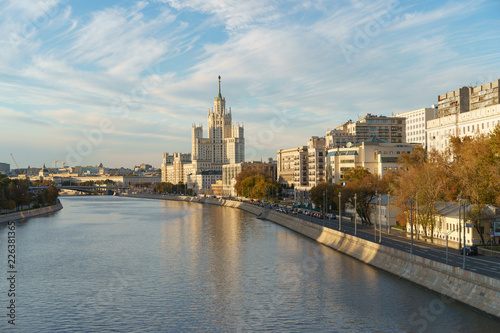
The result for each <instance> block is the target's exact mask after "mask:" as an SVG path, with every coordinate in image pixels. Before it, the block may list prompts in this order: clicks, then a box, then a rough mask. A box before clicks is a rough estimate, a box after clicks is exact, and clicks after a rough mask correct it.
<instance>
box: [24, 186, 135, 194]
mask: <svg viewBox="0 0 500 333" xmlns="http://www.w3.org/2000/svg"><path fill="white" fill-rule="evenodd" d="M49 187H50V186H31V187H30V191H37V190H44V189H47V188H49ZM56 188H57V190H59V191H60V190H71V191H76V192H82V193H87V194H107V195H113V194H114V193H115V192H117V191H123V190H128V189H129V188H130V187H128V186H97V185H90V186H79V185H69V186H56Z"/></svg>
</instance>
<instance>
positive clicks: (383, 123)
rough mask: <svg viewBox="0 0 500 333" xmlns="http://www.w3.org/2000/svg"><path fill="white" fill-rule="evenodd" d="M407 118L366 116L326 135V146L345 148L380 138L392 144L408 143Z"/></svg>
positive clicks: (348, 122) (350, 121)
mask: <svg viewBox="0 0 500 333" xmlns="http://www.w3.org/2000/svg"><path fill="white" fill-rule="evenodd" d="M405 129H406V118H404V117H386V116H376V115H372V114H369V113H368V114H366V115H365V116H364V117H363V118H362V119H359V120H358V121H356V122H353V121H352V120H349V121H347V122H346V123H344V124H342V125H340V126H338V127H337V128H335V129H333V130H331V131H328V132H327V133H326V137H325V138H326V146H327V147H328V148H332V147H345V146H346V145H347V143H351V144H357V143H361V142H363V141H365V140H367V139H368V138H370V137H379V138H381V139H384V140H386V141H389V142H392V143H404V142H406V134H405Z"/></svg>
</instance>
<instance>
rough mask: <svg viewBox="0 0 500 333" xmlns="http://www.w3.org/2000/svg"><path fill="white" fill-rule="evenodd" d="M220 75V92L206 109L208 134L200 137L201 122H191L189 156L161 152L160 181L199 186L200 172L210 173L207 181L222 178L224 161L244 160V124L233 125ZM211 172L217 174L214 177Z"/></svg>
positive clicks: (206, 174) (201, 133) (235, 161)
mask: <svg viewBox="0 0 500 333" xmlns="http://www.w3.org/2000/svg"><path fill="white" fill-rule="evenodd" d="M220 79H221V77H220V76H219V94H218V95H217V97H215V98H214V107H213V108H211V109H210V108H209V109H208V137H207V138H204V137H203V125H201V124H199V125H194V124H193V128H192V132H191V133H192V152H191V156H189V154H181V153H174V154H173V156H172V155H169V154H168V153H163V164H162V167H161V169H162V181H163V182H171V183H174V184H177V183H179V182H182V183H185V184H193V186H194V187H200V186H201V184H198V182H200V181H202V182H204V180H203V177H202V176H206V177H205V178H208V177H209V176H211V177H212V178H211V180H210V182H212V181H213V180H215V179H222V166H223V165H226V164H237V163H241V162H245V138H244V130H243V125H240V124H236V125H234V126H233V120H232V115H231V108H229V110H228V109H226V99H225V98H224V97H222V93H221V82H220ZM189 159H190V160H191V161H189ZM190 162H191V163H190ZM214 175H217V177H215V178H214Z"/></svg>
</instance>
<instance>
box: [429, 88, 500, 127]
mask: <svg viewBox="0 0 500 333" xmlns="http://www.w3.org/2000/svg"><path fill="white" fill-rule="evenodd" d="M499 83H500V79H498V80H496V81H493V82H490V83H486V84H483V85H480V86H477V87H462V88H460V89H457V90H455V91H452V92H449V93H446V94H442V95H439V96H438V117H439V118H442V117H447V116H450V115H454V114H461V113H465V112H469V111H474V110H477V109H482V108H486V107H489V106H492V105H495V104H498V103H499V100H500V91H499V90H498V87H499Z"/></svg>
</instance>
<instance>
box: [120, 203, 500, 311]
mask: <svg viewBox="0 0 500 333" xmlns="http://www.w3.org/2000/svg"><path fill="white" fill-rule="evenodd" d="M129 196H131V197H138V198H151V199H162V200H174V201H186V202H197V203H205V204H212V205H220V206H226V207H233V208H238V209H241V210H244V211H246V212H249V213H251V214H254V215H256V216H258V217H259V218H261V219H266V220H269V221H271V222H274V223H277V224H280V225H282V226H284V227H286V228H288V229H291V230H293V231H296V232H298V233H300V234H302V235H304V236H307V237H309V238H312V239H314V240H316V241H318V242H320V243H321V244H324V245H326V246H328V247H330V248H333V249H335V250H337V251H340V252H342V253H345V254H347V255H349V256H351V257H353V258H355V259H358V260H360V261H362V262H364V263H367V264H369V265H371V266H373V267H376V268H378V269H382V270H384V271H386V272H388V273H391V274H393V275H396V276H398V277H400V278H402V279H405V280H408V281H410V282H413V283H415V284H417V285H419V286H422V287H424V288H426V289H428V290H431V291H433V292H436V293H438V294H440V295H441V296H442V297H441V298H440V299H437V303H436V305H435V306H436V308H437V307H438V306H439V307H440V308H444V305H445V304H446V302H449V301H450V299H451V300H454V301H457V302H460V303H462V304H464V305H466V306H469V307H472V308H474V309H476V310H478V311H480V312H483V313H485V314H487V315H489V316H493V317H495V318H497V319H499V320H500V280H499V279H495V278H491V277H487V276H484V275H481V274H477V273H474V272H471V271H467V270H463V269H461V268H459V267H453V266H450V265H447V264H443V263H439V262H436V261H433V260H430V259H425V258H422V257H419V256H415V255H411V254H409V253H407V252H403V251H400V250H397V249H393V248H390V247H387V246H384V245H381V244H376V243H373V242H369V241H366V240H363V239H360V238H357V237H354V236H351V235H348V234H345V233H343V232H340V231H336V230H332V229H329V228H325V227H322V226H320V225H317V224H314V223H310V222H307V221H304V220H301V219H299V218H296V217H293V216H289V215H284V214H281V213H278V212H275V211H271V210H269V209H265V208H263V207H260V206H256V205H252V204H249V203H245V202H239V201H231V200H225V199H222V198H221V199H215V198H200V197H182V196H169V195H149V194H143V195H129Z"/></svg>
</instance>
